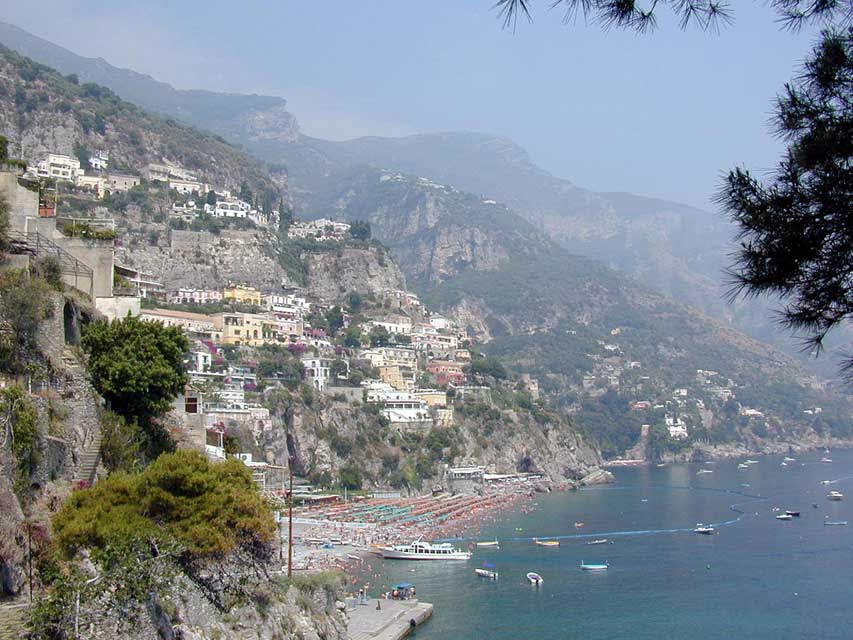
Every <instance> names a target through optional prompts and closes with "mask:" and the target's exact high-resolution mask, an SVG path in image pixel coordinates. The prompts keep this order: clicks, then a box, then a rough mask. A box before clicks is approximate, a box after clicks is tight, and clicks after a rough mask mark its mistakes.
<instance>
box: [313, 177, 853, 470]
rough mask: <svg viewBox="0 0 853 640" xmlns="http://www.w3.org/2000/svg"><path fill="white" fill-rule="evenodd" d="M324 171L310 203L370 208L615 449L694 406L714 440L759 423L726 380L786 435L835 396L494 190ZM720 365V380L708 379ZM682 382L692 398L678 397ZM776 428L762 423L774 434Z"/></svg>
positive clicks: (405, 258) (384, 230)
mask: <svg viewBox="0 0 853 640" xmlns="http://www.w3.org/2000/svg"><path fill="white" fill-rule="evenodd" d="M312 184H313V187H312V188H313V189H315V190H314V191H307V190H304V191H302V192H301V193H300V195H299V198H300V199H301V202H302V207H303V208H302V212H303V214H304V215H306V216H308V217H315V216H320V215H326V216H329V215H333V216H335V217H340V218H343V219H347V220H367V221H369V222H370V223H371V225H372V227H373V230H374V233H375V234H376V235H377V236H378V238H379V239H380V240H381V241H382V242H383V243H385V244H387V245H388V246H389V247H390V248H391V250H392V253H393V254H394V256H395V258H396V259H397V260H398V261H399V263H400V265H401V267H402V269H403V271H404V273H405V275H406V279H407V282H408V283H409V286H410V287H412V288H413V289H415V290H416V291H417V292H418V293H419V294H420V295H421V296H422V297H423V299H424V300H425V302H427V303H428V304H429V305H431V306H433V307H435V308H439V309H441V310H443V311H444V312H446V313H448V314H450V315H453V316H455V317H456V318H457V319H460V320H461V321H463V322H464V323H465V324H467V326H468V330H469V332H470V333H471V334H472V335H474V336H475V337H476V338H477V341H478V342H484V343H485V346H484V348H485V349H486V350H487V352H489V353H491V354H494V355H497V356H499V357H501V358H502V359H504V360H506V361H509V362H512V363H513V365H514V366H515V367H516V368H518V369H519V370H520V371H523V372H526V373H530V374H532V375H534V376H536V377H537V378H538V379H539V380H540V381H541V384H542V388H543V391H545V392H547V393H549V394H550V395H551V396H552V398H553V400H554V401H555V402H556V403H557V404H558V405H560V406H562V407H563V408H564V409H565V410H566V411H568V412H569V413H573V414H576V415H577V418H578V419H577V422H578V423H579V424H581V425H584V426H585V427H586V428H587V429H588V430H589V433H590V434H591V435H592V436H593V437H594V438H595V439H596V441H597V442H599V444H601V446H602V447H603V449H604V452H605V453H606V454H609V455H614V454H618V453H621V452H622V451H624V450H625V449H627V448H628V447H630V446H632V445H633V444H634V443H635V442H636V441H637V439H638V438H639V436H640V431H641V429H640V427H641V423H642V422H643V421H644V420H648V421H649V422H653V421H654V420H657V419H660V420H661V422H663V418H664V413H666V414H667V415H670V416H671V417H672V416H678V415H681V414H684V415H686V414H689V413H690V412H691V411H692V412H693V414H694V419H695V422H694V424H693V426H694V427H695V428H696V429H697V430H698V431H699V432H701V433H706V436H707V437H708V438H709V439H710V440H712V441H718V442H720V441H728V440H731V439H739V438H741V439H742V438H745V437H747V435H746V434H748V433H750V431H749V425H748V424H740V423H739V422H738V418H737V416H738V409H737V408H736V406H734V407H733V406H731V405H727V398H723V397H715V396H714V394H715V393H717V394H724V395H725V393H727V392H726V391H721V390H720V389H722V388H728V389H729V391H731V390H732V389H734V391H733V393H734V394H735V395H736V396H737V398H738V399H739V400H740V401H741V402H742V403H743V404H744V406H747V403H748V406H749V407H751V408H755V410H760V413H761V414H762V415H767V416H772V418H771V419H770V420H771V424H772V425H773V426H772V428H771V430H772V431H774V432H775V433H774V434H773V435H774V437H777V436H778V437H787V438H792V439H794V438H795V437H796V436H795V435H794V434H797V433H801V430H806V431H808V430H810V429H812V428H814V427H815V425H814V421H813V420H812V419H811V418H808V417H807V416H809V415H812V414H808V413H804V412H805V411H808V410H809V409H810V407H812V406H815V405H823V406H829V404H832V401H831V400H830V399H829V398H828V397H826V396H825V395H824V394H822V393H820V392H818V391H815V390H814V389H812V388H811V385H812V383H813V380H812V379H811V377H810V376H809V375H808V374H807V373H806V372H804V371H803V370H802V369H801V368H800V367H799V366H798V365H797V364H796V363H795V362H794V361H793V360H792V359H791V358H790V357H788V356H786V355H784V354H783V353H782V352H780V351H778V350H775V349H773V348H770V347H768V346H767V345H766V344H763V343H760V342H758V341H756V340H754V339H751V338H749V337H747V336H746V335H744V334H742V333H740V332H738V331H736V330H734V329H732V328H731V327H729V326H726V325H725V324H722V323H719V322H718V321H715V320H713V319H711V318H709V317H708V316H706V315H703V314H702V313H700V312H698V311H697V310H695V309H693V308H691V307H688V306H685V305H682V304H679V303H676V302H673V301H672V300H670V299H668V298H666V297H664V296H662V295H661V294H659V293H657V292H655V291H653V290H651V289H650V288H648V287H645V286H643V285H640V284H638V283H637V282H636V281H635V280H633V279H631V278H629V277H627V276H625V275H624V274H621V273H619V272H617V271H615V270H613V269H610V268H608V267H606V266H604V265H601V264H600V263H598V262H596V261H593V260H590V259H588V258H585V257H582V256H576V255H573V254H570V253H569V252H567V251H566V249H565V248H564V247H562V246H561V245H560V244H559V243H557V242H555V241H554V240H552V239H551V238H550V237H549V236H548V235H547V234H545V233H543V232H542V231H540V230H539V229H537V228H536V227H534V226H533V225H532V224H530V223H529V222H528V221H526V220H525V219H524V218H522V217H521V216H519V215H517V214H516V213H515V212H513V211H512V210H511V209H509V208H508V207H506V206H505V205H502V204H500V203H498V202H496V201H494V200H491V199H489V198H484V197H482V196H478V195H474V194H471V193H467V192H464V191H461V190H458V189H455V188H453V187H451V186H448V185H442V184H439V183H436V182H433V181H431V180H428V179H426V178H422V177H417V176H409V175H405V174H403V173H400V172H396V171H387V170H381V169H377V168H374V167H366V166H362V167H360V168H356V167H348V168H346V169H341V170H339V171H330V172H329V173H327V174H326V175H325V177H322V178H319V177H317V176H315V177H314V179H313V182H312ZM709 370H710V371H712V372H713V377H716V379H718V381H719V383H718V384H717V386H716V387H715V386H714V385H710V384H706V383H701V382H697V379H698V377H697V376H698V374H697V372H698V371H709ZM700 377H701V376H700ZM703 385H704V386H703ZM719 385H722V387H719ZM713 388H717V391H712V389H713ZM678 389H682V390H684V392H685V393H688V394H689V397H690V398H692V399H693V400H692V402H693V403H694V404H690V407H692V408H690V409H687V408H684V406H683V404H682V403H681V401H680V400H677V401H674V400H673V399H672V398H673V394H674V393H681V392H680V391H676V390H678ZM635 401H645V402H649V403H650V404H651V405H655V406H659V407H660V410H661V413H660V415H655V416H654V417H653V416H650V415H647V414H644V413H642V412H640V413H638V412H636V411H634V410H633V409H632V406H631V403H632V402H635ZM827 403H829V404H827ZM732 411H733V412H734V413H732ZM845 411H846V409H844V408H843V407H840V406H839V407H836V409H833V412H834V413H833V415H834V416H835V418H834V420H835V422H834V425H835V426H834V427H828V426H827V425H828V423H822V424H823V427H820V428H824V427H825V428H830V429H835V430H836V432H837V433H839V434H841V433H843V431H844V429H846V427H845V426H844V425H845V424H846V422H847V421H846V419H843V418H840V417H839V416H843V415H847V414H846V413H845ZM829 415H830V414H829V413H827V414H825V415H824V416H823V419H824V420H826V419H828V418H829ZM703 429H704V430H707V432H706V431H702V430H703ZM764 429H765V428H764V427H760V428H757V431H758V432H762V433H764V435H765V436H766V435H768V433H767V432H766V431H765V430H764Z"/></svg>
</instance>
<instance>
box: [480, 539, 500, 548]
mask: <svg viewBox="0 0 853 640" xmlns="http://www.w3.org/2000/svg"><path fill="white" fill-rule="evenodd" d="M476 545H477V546H478V547H486V548H488V547H491V548H492V549H500V545H499V544H498V541H497V540H486V541H484V542H477V543H476Z"/></svg>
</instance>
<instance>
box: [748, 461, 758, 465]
mask: <svg viewBox="0 0 853 640" xmlns="http://www.w3.org/2000/svg"><path fill="white" fill-rule="evenodd" d="M746 464H758V460H747V461H746Z"/></svg>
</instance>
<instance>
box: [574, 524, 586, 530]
mask: <svg viewBox="0 0 853 640" xmlns="http://www.w3.org/2000/svg"><path fill="white" fill-rule="evenodd" d="M584 526H586V525H585V524H584V523H583V522H575V529H580V528H581V527H584Z"/></svg>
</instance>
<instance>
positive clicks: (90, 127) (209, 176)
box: [0, 46, 284, 208]
mask: <svg viewBox="0 0 853 640" xmlns="http://www.w3.org/2000/svg"><path fill="white" fill-rule="evenodd" d="M0 77H2V79H3V83H2V85H0V134H2V135H4V136H5V137H6V138H8V139H9V140H10V141H12V143H13V145H14V146H15V147H19V148H20V149H22V150H23V154H24V159H25V160H27V161H29V162H30V163H31V164H32V163H34V162H35V161H38V160H40V159H42V158H43V157H44V156H45V154H47V153H60V154H66V155H71V156H74V155H76V156H78V157H81V158H82V160H83V162H82V164H83V166H84V167H85V166H86V160H87V158H88V157H89V154H90V153H93V152H95V151H96V150H106V151H108V152H109V163H110V165H109V166H110V169H111V170H113V171H125V172H131V173H134V174H137V175H138V174H139V173H140V172H141V171H142V169H143V168H144V167H146V165H147V164H149V163H161V162H164V161H169V162H173V163H176V164H178V165H180V166H182V167H183V168H184V169H186V170H188V171H191V172H192V173H193V174H195V175H196V177H198V178H199V179H200V180H202V181H204V182H208V183H210V184H212V185H214V186H216V187H217V188H228V189H232V190H236V191H239V190H240V189H241V187H242V185H246V188H247V189H249V190H250V191H251V192H252V193H254V194H255V195H256V196H257V198H258V200H259V202H261V203H263V204H264V206H265V208H266V207H269V206H272V205H277V204H278V203H279V202H280V200H281V199H282V197H283V196H284V194H283V193H282V187H283V186H284V185H282V184H279V183H276V182H274V181H273V180H272V179H271V178H270V175H269V174H268V173H267V172H266V171H265V170H264V169H263V167H262V166H261V164H260V163H259V162H258V161H257V160H255V159H253V158H251V157H249V156H248V155H246V154H245V153H243V152H242V151H240V150H238V149H236V148H235V147H233V146H232V145H230V144H228V143H227V142H225V141H224V140H223V139H222V138H221V137H219V136H216V135H214V134H211V133H205V132H202V131H199V130H197V129H193V128H191V127H189V126H186V125H183V124H179V123H178V122H175V121H174V120H171V119H168V118H162V117H158V116H153V115H150V114H147V113H145V112H144V111H142V110H141V109H139V108H138V107H137V106H136V105H134V104H131V103H129V102H125V101H123V100H121V99H120V98H119V97H118V96H117V95H116V94H114V93H113V92H112V91H110V90H109V89H107V88H105V87H101V86H99V85H96V84H93V83H85V84H80V83H79V81H78V80H76V79H74V78H71V79H69V78H67V77H64V76H62V75H61V74H59V73H58V72H56V71H54V70H53V69H51V68H49V67H46V66H44V65H41V64H38V63H36V62H33V61H32V60H29V59H28V58H25V57H23V56H21V55H19V54H18V53H15V52H14V51H11V50H9V49H6V48H5V47H2V46H0ZM15 151H17V149H15Z"/></svg>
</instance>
